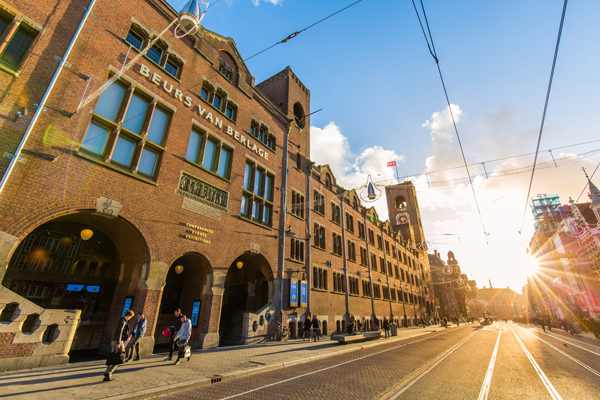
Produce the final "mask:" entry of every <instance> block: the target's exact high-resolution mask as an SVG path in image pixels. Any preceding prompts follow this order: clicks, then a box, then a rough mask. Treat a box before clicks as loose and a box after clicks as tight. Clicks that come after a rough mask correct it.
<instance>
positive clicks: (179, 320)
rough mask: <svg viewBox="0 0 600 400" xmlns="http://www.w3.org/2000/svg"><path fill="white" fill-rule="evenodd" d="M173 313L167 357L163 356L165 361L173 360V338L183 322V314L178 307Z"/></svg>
mask: <svg viewBox="0 0 600 400" xmlns="http://www.w3.org/2000/svg"><path fill="white" fill-rule="evenodd" d="M173 314H174V315H175V323H174V325H173V331H172V332H171V343H170V346H169V357H167V358H165V361H171V360H173V350H174V349H175V341H174V340H173V339H174V338H175V335H177V332H179V330H180V329H181V324H183V314H182V313H181V310H180V309H179V308H178V309H177V310H175V311H174V312H173Z"/></svg>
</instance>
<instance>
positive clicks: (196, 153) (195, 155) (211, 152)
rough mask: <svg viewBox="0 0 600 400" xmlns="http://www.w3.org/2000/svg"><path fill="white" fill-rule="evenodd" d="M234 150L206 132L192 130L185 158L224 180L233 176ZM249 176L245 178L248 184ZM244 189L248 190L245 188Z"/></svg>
mask: <svg viewBox="0 0 600 400" xmlns="http://www.w3.org/2000/svg"><path fill="white" fill-rule="evenodd" d="M232 156H233V150H232V149H230V148H229V147H227V146H226V145H224V144H223V143H222V142H220V141H219V140H217V139H216V138H214V137H212V136H210V135H208V134H207V133H206V132H198V131H196V130H192V132H191V133H190V139H189V141H188V148H187V152H186V155H185V158H186V159H187V160H189V161H191V162H193V163H195V164H198V165H199V166H202V168H204V169H206V170H208V171H211V172H213V173H215V174H217V175H219V176H220V177H222V178H225V179H229V178H230V176H231V162H232ZM247 178H248V176H244V183H245V184H246V183H247ZM244 188H246V187H245V186H244Z"/></svg>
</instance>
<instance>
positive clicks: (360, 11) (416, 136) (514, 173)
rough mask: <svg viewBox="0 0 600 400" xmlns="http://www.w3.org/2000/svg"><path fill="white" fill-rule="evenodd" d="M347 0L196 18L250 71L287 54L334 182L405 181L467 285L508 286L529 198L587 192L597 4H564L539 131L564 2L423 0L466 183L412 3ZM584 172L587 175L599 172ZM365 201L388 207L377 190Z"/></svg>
mask: <svg viewBox="0 0 600 400" xmlns="http://www.w3.org/2000/svg"><path fill="white" fill-rule="evenodd" d="M169 2H170V4H171V5H172V6H173V7H174V8H175V9H176V10H179V9H180V8H181V7H182V6H183V4H184V1H183V0H169ZM355 2H356V0H329V1H322V0H217V1H212V2H211V3H210V6H209V8H208V11H207V13H206V14H205V16H204V19H203V21H202V24H203V25H204V26H205V27H206V28H207V29H209V30H211V31H214V32H216V33H218V34H220V35H223V36H225V37H231V38H233V39H234V41H235V43H236V46H237V48H238V50H239V52H240V54H241V55H242V57H243V58H244V59H245V60H247V61H246V64H247V66H248V68H249V69H250V71H251V72H252V74H253V75H254V77H255V80H256V82H257V83H258V82H261V81H263V80H265V79H267V78H269V77H270V76H272V75H274V74H276V73H277V72H279V71H281V70H282V69H284V68H285V67H286V66H290V67H291V68H292V70H293V71H294V72H295V73H296V75H297V76H298V77H299V78H300V80H301V81H302V82H303V83H304V85H305V86H306V87H308V88H309V90H310V91H311V112H314V111H317V110H319V109H322V110H321V111H319V112H316V113H315V114H313V115H312V116H311V120H310V123H311V159H312V160H313V161H315V162H316V163H317V164H329V165H330V167H331V168H332V170H333V172H334V174H335V176H336V179H337V182H338V184H340V185H341V186H343V187H344V188H346V189H352V188H357V187H360V186H362V185H364V184H365V182H366V179H367V177H368V175H371V177H372V178H373V180H374V181H375V182H376V183H377V184H380V185H386V184H392V183H396V182H397V181H398V180H399V181H400V182H402V181H404V180H406V179H410V180H411V181H412V182H413V183H414V185H415V187H416V189H417V195H418V202H419V207H420V211H421V217H422V220H423V226H424V231H425V237H426V239H427V243H428V246H429V251H430V253H431V252H433V251H434V250H435V251H438V252H439V253H440V254H441V255H442V258H443V259H444V260H446V259H447V253H448V251H450V250H451V251H453V252H454V254H455V256H456V259H457V260H458V262H459V264H460V267H461V270H462V272H463V273H465V274H467V276H468V277H469V279H473V280H476V282H477V286H478V287H480V288H481V287H483V286H485V287H489V284H490V282H491V284H492V285H493V287H510V288H511V289H513V290H515V291H517V292H521V290H522V286H523V285H524V284H525V283H526V277H527V274H529V273H531V271H532V269H531V267H532V263H531V260H530V259H529V257H528V256H527V247H528V243H529V241H530V240H531V237H532V234H533V231H534V226H533V220H532V216H531V212H530V209H529V204H530V198H531V197H532V196H536V195H538V194H541V193H548V194H552V193H556V194H558V195H559V196H560V199H561V201H562V202H563V204H564V203H567V202H568V201H569V198H572V199H573V200H578V199H579V202H587V201H589V199H588V197H587V189H586V191H585V192H584V193H583V195H581V192H582V190H583V189H584V187H586V184H587V180H586V178H585V175H584V173H583V171H582V167H584V168H586V170H587V171H588V174H589V175H592V173H593V172H594V170H595V168H596V167H597V166H598V163H599V162H600V134H599V132H598V124H597V119H598V115H599V113H598V111H597V110H599V109H600V98H599V95H598V94H599V93H600V80H599V79H598V78H599V73H600V69H599V68H598V65H600V52H598V51H597V47H598V46H597V42H598V38H600V24H598V23H597V16H598V15H600V2H599V1H597V0H581V1H578V2H574V1H572V2H570V3H569V4H568V6H567V9H566V13H565V19H564V27H563V31H562V35H561V40H560V47H559V51H558V56H557V61H556V67H555V72H554V78H553V81H552V90H551V92H550V97H549V101H548V108H547V112H546V118H545V122H544V126H543V130H541V129H540V128H541V124H542V116H543V112H544V103H545V99H546V93H547V89H548V84H549V80H550V73H551V68H552V62H553V57H554V52H555V47H556V42H557V36H558V31H559V26H560V20H561V14H562V10H563V4H564V3H563V1H558V0H528V1H523V0H507V1H501V2H500V1H481V0H464V1H461V0H455V1H447V0H425V1H424V2H423V5H424V8H425V12H426V15H427V21H428V22H429V29H430V31H431V35H432V37H433V45H434V47H435V52H436V54H437V58H438V60H439V67H440V70H441V72H442V75H443V79H444V83H445V86H446V89H447V93H448V99H449V102H450V103H451V104H452V108H451V109H452V111H453V115H454V120H455V122H456V127H457V130H458V137H460V144H461V145H462V149H463V152H464V159H465V160H466V163H467V164H468V165H470V167H469V172H470V174H471V178H472V179H471V180H472V183H473V184H472V185H470V184H469V180H468V177H467V173H466V168H465V165H464V164H465V162H464V160H463V155H462V153H461V149H460V145H459V140H458V137H457V134H456V132H455V129H454V126H453V123H452V117H451V114H450V112H449V108H448V103H447V100H446V97H445V94H444V90H443V86H442V83H441V80H440V75H439V73H438V68H437V66H436V62H435V60H434V58H433V57H432V56H431V54H430V52H429V49H428V45H427V42H426V41H425V37H424V35H423V32H422V30H421V27H420V25H419V20H418V18H417V14H416V12H415V9H414V8H413V3H412V1H409V0H388V1H385V0H362V1H359V2H357V3H356V4H354V5H352V6H350V5H351V4H353V3H355ZM415 4H416V5H417V8H418V9H419V11H420V15H421V19H422V20H423V14H422V11H421V8H420V7H421V3H420V2H419V1H417V0H415ZM347 6H350V7H349V8H347V9H345V10H344V11H341V12H339V13H338V14H336V15H334V16H332V17H330V18H328V19H326V20H324V21H322V22H320V23H318V24H316V25H313V24H315V23H317V22H318V21H321V20H323V19H324V18H326V17H328V16H330V15H331V14H333V13H335V12H336V11H339V10H341V9H343V8H345V7H347ZM305 28H308V29H306V30H304V29H305ZM294 32H300V33H299V34H298V35H297V36H296V37H295V38H293V39H290V40H288V41H287V42H286V43H280V44H277V45H275V46H274V47H272V48H270V49H269V50H266V51H264V52H263V53H261V54H259V55H256V56H255V57H252V56H253V55H254V54H256V53H258V52H260V51H262V50H265V49H267V48H269V47H270V46H273V45H274V44H275V43H278V42H280V41H282V40H283V39H285V38H286V37H288V35H290V34H292V33H294ZM250 57H252V58H250ZM540 130H541V131H542V136H541V142H540V147H539V149H540V151H539V155H538V160H537V163H536V171H535V174H534V175H533V184H532V189H531V194H530V196H529V198H528V197H527V192H528V188H529V183H530V179H531V177H532V174H531V169H532V165H533V162H534V153H535V151H536V146H537V141H538V136H539V134H540ZM333 146H335V147H333ZM331 148H337V149H339V150H338V152H337V153H335V154H332V152H331V151H330V150H328V149H331ZM392 160H395V161H396V162H397V169H395V168H391V167H387V166H386V164H387V162H388V161H392ZM396 179H398V180H396ZM592 181H593V182H595V183H596V185H599V186H600V172H598V173H597V174H596V175H593V176H592ZM580 196H581V197H580ZM365 205H367V206H371V205H374V206H375V207H376V210H377V212H378V214H379V216H380V217H382V218H384V219H387V210H386V205H385V199H384V198H382V199H379V200H378V201H377V202H375V203H370V204H365Z"/></svg>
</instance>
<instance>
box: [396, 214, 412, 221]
mask: <svg viewBox="0 0 600 400" xmlns="http://www.w3.org/2000/svg"><path fill="white" fill-rule="evenodd" d="M408 221H409V216H408V214H406V213H402V214H398V215H396V223H397V224H407V223H408Z"/></svg>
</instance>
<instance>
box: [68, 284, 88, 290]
mask: <svg viewBox="0 0 600 400" xmlns="http://www.w3.org/2000/svg"><path fill="white" fill-rule="evenodd" d="M84 287H85V285H76V284H73V283H69V284H68V285H67V292H81V290H83V288H84Z"/></svg>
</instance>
